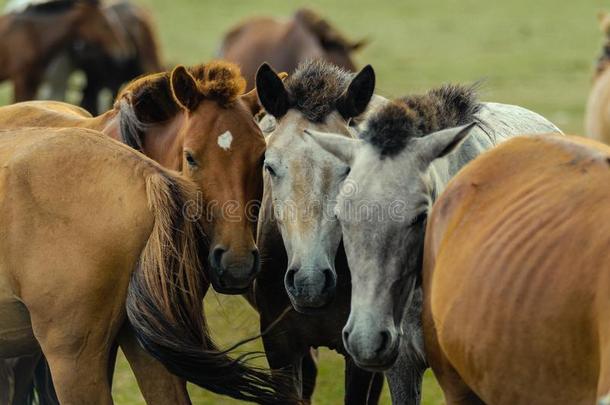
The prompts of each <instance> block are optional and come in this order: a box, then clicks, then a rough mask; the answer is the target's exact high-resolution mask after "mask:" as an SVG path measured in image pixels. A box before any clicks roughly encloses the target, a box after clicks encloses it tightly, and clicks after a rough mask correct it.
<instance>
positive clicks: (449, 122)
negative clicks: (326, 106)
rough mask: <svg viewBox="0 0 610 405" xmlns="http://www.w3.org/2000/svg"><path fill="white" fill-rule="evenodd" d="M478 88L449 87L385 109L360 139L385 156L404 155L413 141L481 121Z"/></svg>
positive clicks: (409, 98) (404, 98) (398, 102)
mask: <svg viewBox="0 0 610 405" xmlns="http://www.w3.org/2000/svg"><path fill="white" fill-rule="evenodd" d="M476 88H477V86H476V85H475V86H459V85H445V86H442V87H439V88H436V89H432V90H430V91H429V92H428V93H426V94H423V95H412V96H407V97H403V98H399V99H397V100H394V101H392V102H391V103H388V104H386V105H384V106H383V107H381V108H380V109H379V110H378V111H377V112H376V113H375V114H374V115H373V116H372V117H371V118H370V119H369V120H368V125H367V128H366V129H365V130H364V131H363V132H362V134H361V135H360V137H361V138H362V139H364V140H365V141H366V142H368V143H370V144H371V145H373V146H374V147H375V148H376V149H377V150H378V151H379V153H380V154H381V155H382V156H394V155H397V154H398V153H400V152H401V151H402V150H403V149H404V148H405V147H406V145H407V143H408V141H409V139H411V138H413V137H421V136H424V135H428V134H430V133H432V132H436V131H440V130H442V129H446V128H452V127H456V126H460V125H465V124H469V123H471V122H473V121H477V119H476V117H475V114H477V113H478V112H479V111H480V109H481V103H480V102H479V101H478V99H477V94H476Z"/></svg>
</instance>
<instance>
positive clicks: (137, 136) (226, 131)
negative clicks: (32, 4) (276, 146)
mask: <svg viewBox="0 0 610 405" xmlns="http://www.w3.org/2000/svg"><path fill="white" fill-rule="evenodd" d="M244 87H245V81H244V79H243V77H242V76H241V75H240V73H239V69H238V68H237V67H235V66H234V65H232V64H229V63H226V62H211V63H208V64H205V65H198V66H195V67H192V68H190V69H186V68H184V67H182V66H178V67H176V68H175V69H174V70H173V71H172V72H171V73H169V72H165V73H158V74H154V75H149V76H146V77H143V78H141V79H138V80H135V81H134V82H132V83H130V84H129V85H128V86H127V87H126V88H125V89H124V91H123V92H122V93H121V94H120V96H119V98H118V99H117V102H116V103H115V107H114V108H113V109H112V110H110V111H108V112H106V113H104V114H102V115H100V116H97V117H91V116H90V115H89V114H88V113H87V112H86V111H84V110H82V109H80V108H78V107H74V106H71V105H69V104H65V103H61V102H55V101H30V102H24V103H18V104H14V105H10V106H6V107H2V108H0V128H19V127H24V126H30V127H31V126H35V127H40V126H45V127H83V128H89V129H95V130H98V131H101V132H102V133H105V134H107V135H109V136H111V137H113V138H114V139H117V140H121V141H123V142H124V143H126V144H128V145H130V146H132V147H134V148H135V149H137V150H140V151H142V152H143V153H144V154H145V155H147V156H149V157H151V158H152V159H154V160H156V161H157V162H159V163H161V165H163V166H165V167H167V168H169V169H173V170H177V171H181V172H182V174H183V175H184V176H186V177H187V178H189V179H191V180H193V181H194V182H195V183H196V184H197V185H198V186H199V189H200V190H201V193H202V194H201V199H202V200H203V201H205V202H206V203H207V204H208V207H207V208H208V212H207V214H206V218H203V220H204V222H205V226H206V228H205V230H206V233H207V235H208V237H209V238H210V242H211V246H210V248H211V249H210V250H211V252H210V257H209V262H210V265H211V266H212V268H213V269H214V271H212V272H211V274H210V275H211V278H212V280H211V281H212V284H213V286H214V289H215V290H217V291H218V292H222V293H234V294H236V293H242V292H244V291H245V290H246V289H247V288H248V287H249V285H250V282H251V281H252V279H253V278H254V276H255V275H256V273H257V272H258V269H259V266H260V264H259V258H258V251H257V249H256V245H255V243H254V232H255V226H256V215H253V214H254V213H256V207H255V206H253V202H254V201H259V200H260V196H261V194H262V173H261V169H262V161H263V155H264V152H265V140H264V138H263V136H262V133H261V131H260V129H259V128H258V126H257V125H256V123H255V122H254V121H253V115H254V114H256V113H257V112H258V110H259V108H260V107H259V104H258V100H257V95H256V91H251V92H250V93H248V94H244V95H242V92H243V90H244Z"/></svg>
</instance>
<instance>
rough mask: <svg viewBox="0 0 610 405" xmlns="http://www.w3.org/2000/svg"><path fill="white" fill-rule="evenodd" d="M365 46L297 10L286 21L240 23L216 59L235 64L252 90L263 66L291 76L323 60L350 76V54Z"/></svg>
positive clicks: (263, 19) (352, 66) (352, 68)
mask: <svg viewBox="0 0 610 405" xmlns="http://www.w3.org/2000/svg"><path fill="white" fill-rule="evenodd" d="M365 44H366V41H364V40H362V41H358V42H352V41H350V40H348V39H346V38H345V37H344V36H343V35H342V34H341V33H340V32H339V31H338V30H337V29H336V28H335V27H333V26H332V25H331V24H330V23H329V22H328V21H326V20H325V19H324V18H322V17H321V16H320V15H318V14H317V13H316V12H314V11H312V10H309V9H300V10H297V12H296V13H295V14H294V16H293V17H292V18H291V19H290V20H287V21H286V20H278V19H275V18H270V17H256V18H251V19H249V20H247V21H244V22H242V23H241V24H239V25H237V26H236V27H234V28H232V29H231V30H230V31H229V32H228V33H227V34H226V35H225V37H224V39H223V41H222V45H221V48H220V51H219V57H221V58H223V59H226V60H229V61H231V62H235V63H237V64H238V65H239V67H240V68H241V70H242V72H243V74H244V77H245V78H246V80H247V81H248V89H251V88H253V87H254V76H255V74H256V70H257V69H258V67H259V66H260V65H261V64H262V63H263V62H268V63H270V64H271V65H273V66H274V67H275V68H276V69H278V71H280V72H282V71H284V72H288V73H292V72H293V71H294V70H295V69H296V68H297V66H298V65H299V63H300V62H303V61H305V60H307V59H324V60H326V61H328V62H330V63H332V64H334V65H337V66H339V67H341V68H344V69H346V70H348V71H350V72H353V71H355V70H356V66H355V64H354V62H353V61H352V58H351V54H352V53H353V52H354V51H357V50H359V49H361V48H362V47H363V46H364V45H365Z"/></svg>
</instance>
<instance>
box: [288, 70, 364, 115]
mask: <svg viewBox="0 0 610 405" xmlns="http://www.w3.org/2000/svg"><path fill="white" fill-rule="evenodd" d="M352 77H353V74H352V73H350V72H348V71H346V70H343V69H341V68H339V67H337V66H335V65H333V64H331V63H329V62H326V61H324V60H322V59H313V60H308V61H305V62H302V63H300V64H299V66H298V67H297V69H296V70H295V71H294V73H293V74H291V75H289V76H288V78H286V80H285V81H284V84H285V86H286V90H287V91H288V95H289V100H290V106H291V107H292V108H295V109H297V110H298V111H300V112H301V113H302V114H303V115H304V116H305V117H306V118H307V119H308V120H310V121H313V122H321V121H323V120H324V118H325V117H326V116H327V115H328V114H330V113H331V112H333V111H334V110H335V109H336V102H337V100H338V99H339V97H340V96H341V95H342V94H343V92H344V91H345V90H347V87H348V86H349V83H350V81H351V79H352Z"/></svg>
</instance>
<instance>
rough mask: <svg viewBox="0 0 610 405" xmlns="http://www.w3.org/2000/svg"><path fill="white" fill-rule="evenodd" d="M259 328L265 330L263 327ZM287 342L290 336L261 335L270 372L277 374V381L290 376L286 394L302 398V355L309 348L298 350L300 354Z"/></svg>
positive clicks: (284, 379)
mask: <svg viewBox="0 0 610 405" xmlns="http://www.w3.org/2000/svg"><path fill="white" fill-rule="evenodd" d="M261 329H262V330H265V329H264V327H263V328H261ZM278 329H279V328H278ZM288 342H290V336H287V335H281V338H280V339H274V338H273V337H272V336H270V335H264V336H263V347H264V348H265V355H266V356H267V362H268V363H269V367H270V368H271V372H272V373H273V375H274V376H277V381H286V379H287V378H291V379H292V381H291V382H292V384H290V385H288V386H287V387H286V390H287V391H290V392H287V394H288V395H290V396H294V397H295V398H303V357H305V355H306V354H307V352H308V351H309V350H308V349H305V350H303V351H300V352H301V353H302V354H301V353H299V351H298V350H293V349H292V348H291V347H290V346H291V345H290V344H289V343H288ZM307 367H310V365H308V366H307ZM284 385H286V384H284ZM297 403H298V402H297Z"/></svg>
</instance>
